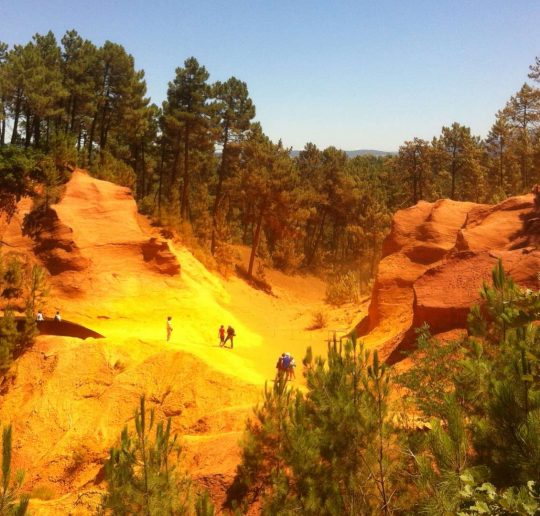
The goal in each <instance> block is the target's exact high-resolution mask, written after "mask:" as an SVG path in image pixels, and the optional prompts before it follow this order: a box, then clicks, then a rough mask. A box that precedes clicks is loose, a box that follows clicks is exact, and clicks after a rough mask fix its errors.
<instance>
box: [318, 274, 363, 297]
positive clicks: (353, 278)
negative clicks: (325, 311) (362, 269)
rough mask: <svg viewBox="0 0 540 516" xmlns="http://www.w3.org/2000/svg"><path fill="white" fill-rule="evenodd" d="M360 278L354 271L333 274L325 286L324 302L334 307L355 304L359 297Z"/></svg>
mask: <svg viewBox="0 0 540 516" xmlns="http://www.w3.org/2000/svg"><path fill="white" fill-rule="evenodd" d="M361 294H362V293H361V288H360V277H359V275H358V273H356V272H354V271H347V272H341V273H337V274H335V275H334V276H333V277H331V278H330V280H329V281H328V282H327V284H326V299H325V301H326V302H327V303H328V304H330V305H334V306H341V305H344V304H345V303H357V302H358V301H360V297H361Z"/></svg>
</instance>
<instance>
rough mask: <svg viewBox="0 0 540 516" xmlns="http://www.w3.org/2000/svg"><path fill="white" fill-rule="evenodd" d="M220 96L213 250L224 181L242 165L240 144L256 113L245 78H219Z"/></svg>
mask: <svg viewBox="0 0 540 516" xmlns="http://www.w3.org/2000/svg"><path fill="white" fill-rule="evenodd" d="M212 90H213V94H212V95H213V97H214V98H215V100H216V103H215V106H214V109H215V113H214V116H215V117H216V119H217V123H218V125H219V133H220V134H219V137H218V141H217V143H218V144H219V145H220V146H221V162H220V165H219V168H218V178H217V185H216V192H215V198H214V206H213V208H212V237H211V244H210V252H211V253H212V254H214V253H215V250H216V244H217V239H218V235H217V232H218V212H219V210H220V207H221V205H222V204H223V201H224V199H223V195H224V194H223V183H224V181H226V179H227V178H228V177H230V176H231V174H232V172H233V170H234V168H235V167H236V166H238V161H239V157H240V150H241V149H240V145H241V143H242V141H243V140H244V139H245V137H246V134H247V131H248V129H249V128H250V124H251V120H252V119H253V117H254V116H255V106H254V104H253V102H252V100H251V99H250V98H249V96H248V89H247V85H246V83H245V82H241V81H239V80H238V79H236V78H235V77H231V78H230V79H228V80H227V81H226V82H224V83H221V82H216V83H215V84H214V85H213V86H212Z"/></svg>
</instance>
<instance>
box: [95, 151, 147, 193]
mask: <svg viewBox="0 0 540 516" xmlns="http://www.w3.org/2000/svg"><path fill="white" fill-rule="evenodd" d="M90 172H91V173H92V175H93V176H94V177H97V178H98V179H103V180H104V181H110V182H111V183H115V184H117V185H120V186H126V187H128V188H131V189H133V188H134V187H135V183H136V180H137V176H136V175H135V172H134V171H133V168H131V167H130V166H129V165H128V164H127V163H125V162H124V161H122V160H121V159H117V158H114V157H113V156H112V155H111V154H109V153H108V152H105V153H104V154H103V159H102V161H101V162H100V163H97V162H96V163H94V164H93V165H92V166H91V167H90Z"/></svg>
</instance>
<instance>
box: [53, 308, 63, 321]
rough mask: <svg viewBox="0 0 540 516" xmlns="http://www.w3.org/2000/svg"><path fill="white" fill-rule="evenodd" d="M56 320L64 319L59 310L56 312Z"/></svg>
mask: <svg viewBox="0 0 540 516" xmlns="http://www.w3.org/2000/svg"><path fill="white" fill-rule="evenodd" d="M54 320H55V321H58V322H60V321H61V320H62V316H61V315H60V312H59V311H57V312H56V315H55V316H54Z"/></svg>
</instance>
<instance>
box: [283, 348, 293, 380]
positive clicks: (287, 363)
mask: <svg viewBox="0 0 540 516" xmlns="http://www.w3.org/2000/svg"><path fill="white" fill-rule="evenodd" d="M290 366H291V354H290V353H285V356H284V357H283V361H282V368H283V372H284V373H285V379H286V380H288V379H289V367H290Z"/></svg>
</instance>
